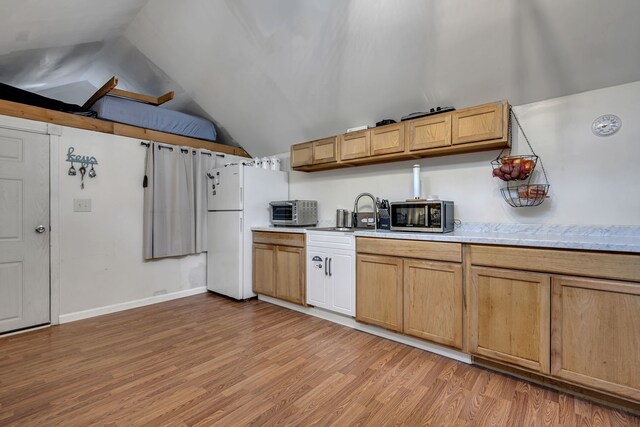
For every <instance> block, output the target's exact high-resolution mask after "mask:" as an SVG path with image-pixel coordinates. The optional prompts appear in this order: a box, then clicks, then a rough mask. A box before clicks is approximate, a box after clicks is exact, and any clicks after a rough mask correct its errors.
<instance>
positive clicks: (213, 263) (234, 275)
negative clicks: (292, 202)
mask: <svg viewBox="0 0 640 427" xmlns="http://www.w3.org/2000/svg"><path fill="white" fill-rule="evenodd" d="M208 174H209V180H208V185H209V187H208V192H207V194H208V196H207V206H208V210H209V213H208V215H207V222H208V224H207V230H208V231H207V232H208V242H207V247H208V250H207V289H208V290H210V291H212V292H216V293H219V294H222V295H227V296H229V297H231V298H235V299H238V300H244V299H247V298H251V297H253V296H255V294H254V293H253V291H252V276H251V273H252V258H253V257H252V236H251V227H255V226H268V225H270V222H269V202H272V201H276V200H287V198H288V193H289V184H288V174H287V173H286V172H280V171H271V170H266V169H261V168H254V167H251V166H245V165H243V164H241V163H240V164H233V165H229V166H226V167H222V168H216V169H212V170H210V171H209V172H208Z"/></svg>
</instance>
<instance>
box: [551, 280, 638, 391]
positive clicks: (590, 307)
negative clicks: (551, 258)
mask: <svg viewBox="0 0 640 427" xmlns="http://www.w3.org/2000/svg"><path fill="white" fill-rule="evenodd" d="M551 306H552V318H551V326H552V341H551V373H552V375H554V376H556V377H559V378H562V379H565V380H569V381H572V382H575V383H578V384H583V385H585V386H588V387H593V388H597V389H600V390H603V391H605V392H610V393H615V394H618V395H620V396H624V397H627V398H631V399H633V400H636V401H640V351H639V350H640V284H631V283H624V282H615V281H605V280H591V279H583V278H574V277H556V278H554V279H553V296H552V301H551Z"/></svg>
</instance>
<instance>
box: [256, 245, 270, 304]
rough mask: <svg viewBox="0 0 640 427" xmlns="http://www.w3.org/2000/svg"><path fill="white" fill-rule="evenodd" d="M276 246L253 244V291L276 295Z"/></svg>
mask: <svg viewBox="0 0 640 427" xmlns="http://www.w3.org/2000/svg"><path fill="white" fill-rule="evenodd" d="M275 260H276V247H275V245H265V244H259V243H254V244H253V276H252V277H253V292H255V293H256V294H263V295H269V296H272V297H274V296H276V269H275V268H274V266H275Z"/></svg>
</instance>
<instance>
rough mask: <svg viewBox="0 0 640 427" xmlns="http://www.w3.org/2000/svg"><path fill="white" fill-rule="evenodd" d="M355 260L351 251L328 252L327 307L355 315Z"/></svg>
mask: <svg viewBox="0 0 640 427" xmlns="http://www.w3.org/2000/svg"><path fill="white" fill-rule="evenodd" d="M355 269H356V262H355V256H354V254H353V252H349V251H340V250H333V251H332V253H330V254H329V265H328V273H329V275H328V276H327V277H328V283H329V286H328V288H329V295H330V301H329V307H328V308H329V309H330V310H333V311H337V312H338V313H342V314H346V315H348V316H355V315H356V271H355Z"/></svg>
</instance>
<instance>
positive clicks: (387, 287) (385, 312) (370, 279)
mask: <svg viewBox="0 0 640 427" xmlns="http://www.w3.org/2000/svg"><path fill="white" fill-rule="evenodd" d="M356 320H358V321H360V322H364V323H369V324H372V325H378V326H382V327H383V328H387V329H389V330H392V331H396V332H402V259H401V258H394V257H386V256H377V255H358V256H357V257H356Z"/></svg>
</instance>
